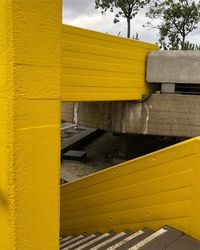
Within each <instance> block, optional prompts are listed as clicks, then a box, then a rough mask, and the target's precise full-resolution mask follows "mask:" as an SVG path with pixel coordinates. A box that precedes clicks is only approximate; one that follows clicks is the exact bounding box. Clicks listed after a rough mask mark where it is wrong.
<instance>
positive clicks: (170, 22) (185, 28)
mask: <svg viewBox="0 0 200 250" xmlns="http://www.w3.org/2000/svg"><path fill="white" fill-rule="evenodd" d="M147 17H149V18H150V20H151V21H149V22H148V26H150V27H154V28H157V29H158V30H159V35H160V40H159V42H160V44H161V48H163V49H174V50H177V49H185V48H193V49H197V48H198V46H196V45H192V44H190V43H189V42H187V41H186V38H187V36H188V35H189V34H190V33H191V32H192V31H194V30H195V29H197V25H198V23H199V22H200V1H191V0H179V1H176V0H163V1H161V0H160V1H154V0H153V1H151V6H150V8H149V12H148V13H147ZM156 21H159V22H160V21H161V23H160V24H156V25H155V24H154V23H155V22H156Z"/></svg>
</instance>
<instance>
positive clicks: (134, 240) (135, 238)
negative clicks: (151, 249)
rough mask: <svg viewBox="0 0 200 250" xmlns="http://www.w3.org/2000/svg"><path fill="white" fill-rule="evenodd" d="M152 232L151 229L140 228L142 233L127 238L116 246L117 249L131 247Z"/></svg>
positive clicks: (121, 249) (123, 249) (122, 249)
mask: <svg viewBox="0 0 200 250" xmlns="http://www.w3.org/2000/svg"><path fill="white" fill-rule="evenodd" d="M153 233H154V231H153V230H150V229H147V228H144V229H143V230H142V233H141V234H139V235H137V236H136V237H134V238H133V239H131V240H128V241H127V242H126V243H125V244H123V245H121V246H120V247H117V248H116V249H117V250H128V249H130V248H131V247H133V246H135V245H137V244H139V242H141V241H143V240H144V239H146V238H147V237H149V236H150V235H152V234H153Z"/></svg>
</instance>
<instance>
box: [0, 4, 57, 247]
mask: <svg viewBox="0 0 200 250" xmlns="http://www.w3.org/2000/svg"><path fill="white" fill-rule="evenodd" d="M61 28H62V27H61V1H60V0H53V1H52V0H40V1H38V0H31V1H28V0H1V3H0V249H3V250H7V249H9V250H10V249H11V250H13V249H19V250H28V249H37V250H40V249H41V250H48V249H51V250H53V249H58V242H59V191H60V190H59V168H60V159H59V155H60V68H61V67H60V58H61V57H60V40H61Z"/></svg>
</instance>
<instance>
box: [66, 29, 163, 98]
mask: <svg viewBox="0 0 200 250" xmlns="http://www.w3.org/2000/svg"><path fill="white" fill-rule="evenodd" d="M157 49H158V46H157V45H155V44H150V43H145V42H140V41H136V40H131V39H126V38H121V37H116V36H112V35H107V34H103V33H99V32H95V31H90V30H85V29H81V28H76V27H72V26H69V25H63V33H62V80H61V81H62V82H61V94H62V96H61V98H62V100H63V101H113V100H115V101H120V100H140V99H141V98H142V96H143V95H146V94H148V93H149V92H150V91H151V90H150V88H149V86H148V84H147V83H146V80H145V78H146V58H147V55H148V53H149V52H150V51H151V50H157Z"/></svg>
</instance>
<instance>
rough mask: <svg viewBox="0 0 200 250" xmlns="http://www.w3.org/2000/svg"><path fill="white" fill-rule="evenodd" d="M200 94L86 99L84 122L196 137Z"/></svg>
mask: <svg viewBox="0 0 200 250" xmlns="http://www.w3.org/2000/svg"><path fill="white" fill-rule="evenodd" d="M199 110H200V97H199V96H197V95H178V94H153V95H152V96H151V97H150V98H149V99H148V100H146V101H145V102H143V103H135V102H95V103H94V102H93V103H89V102H83V103H79V105H78V108H77V113H76V116H77V122H78V124H80V125H85V126H91V127H96V128H100V129H104V130H107V131H113V132H117V133H124V134H145V135H160V136H178V137H179V136H180V137H194V136H199V135H200V112H199Z"/></svg>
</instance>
